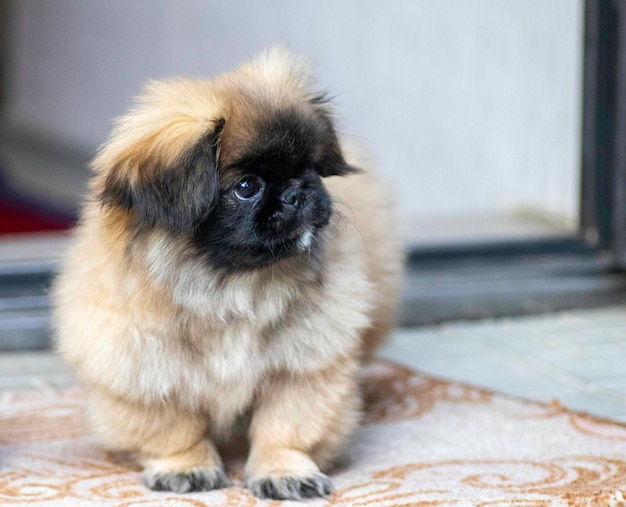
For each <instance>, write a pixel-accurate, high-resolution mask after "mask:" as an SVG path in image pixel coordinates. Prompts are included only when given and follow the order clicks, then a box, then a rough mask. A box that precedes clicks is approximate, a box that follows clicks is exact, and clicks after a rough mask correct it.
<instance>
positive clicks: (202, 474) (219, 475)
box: [143, 467, 229, 493]
mask: <svg viewBox="0 0 626 507" xmlns="http://www.w3.org/2000/svg"><path fill="white" fill-rule="evenodd" d="M143 483H144V484H145V485H146V486H148V487H149V488H150V489H152V490H154V491H173V492H174V493H192V492H194V491H210V490H212V489H219V488H223V487H226V486H228V485H229V481H228V477H226V474H225V473H224V470H222V468H221V467H207V468H195V469H192V470H189V471H185V472H163V471H159V472H157V471H154V470H149V469H147V470H144V472H143Z"/></svg>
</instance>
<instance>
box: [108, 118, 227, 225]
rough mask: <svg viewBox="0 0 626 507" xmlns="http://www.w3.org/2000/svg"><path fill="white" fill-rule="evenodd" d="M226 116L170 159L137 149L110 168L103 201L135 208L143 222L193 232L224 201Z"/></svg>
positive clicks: (137, 215) (131, 208)
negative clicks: (221, 156) (221, 158)
mask: <svg viewBox="0 0 626 507" xmlns="http://www.w3.org/2000/svg"><path fill="white" fill-rule="evenodd" d="M223 126H224V120H219V121H217V122H215V125H214V128H213V129H212V130H211V131H210V132H209V133H207V134H206V135H205V136H204V137H202V138H201V139H200V140H199V141H198V142H197V143H196V145H195V146H193V147H192V148H191V149H189V150H187V151H184V152H183V153H182V154H181V155H179V156H178V157H176V159H175V161H174V162H169V163H168V162H164V161H163V160H162V158H163V157H161V156H159V155H157V154H156V153H154V152H152V153H150V150H146V151H147V152H148V155H145V154H144V153H142V151H143V150H142V149H141V148H140V147H137V150H136V151H137V153H134V154H132V155H130V156H127V157H124V158H122V160H120V161H119V162H118V167H114V168H113V169H112V170H111V171H109V173H108V175H107V177H106V179H105V182H104V187H103V189H102V190H101V192H100V193H99V196H98V197H99V199H100V200H101V202H102V203H104V204H112V205H117V206H121V207H123V208H125V209H128V210H133V211H134V213H135V215H136V217H137V219H138V220H139V222H140V223H142V224H145V225H148V226H153V225H155V224H157V223H159V224H162V225H164V226H166V227H168V228H169V229H171V230H174V231H178V232H191V231H192V230H193V229H194V228H195V227H196V226H197V225H198V224H199V223H200V222H201V221H202V220H204V219H205V218H206V217H207V216H208V214H209V213H210V212H211V210H212V209H213V208H214V207H215V205H216V204H217V201H218V199H219V179H218V171H217V153H218V140H219V135H220V133H221V130H222V128H223Z"/></svg>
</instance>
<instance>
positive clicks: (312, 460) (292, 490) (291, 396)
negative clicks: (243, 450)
mask: <svg viewBox="0 0 626 507" xmlns="http://www.w3.org/2000/svg"><path fill="white" fill-rule="evenodd" d="M355 371H356V363H354V362H353V361H351V360H344V361H342V362H341V363H340V364H336V365H334V366H333V367H331V368H327V369H325V370H322V371H316V372H313V373H308V374H294V373H280V374H276V375H275V376H274V377H273V378H272V379H271V381H270V382H269V383H268V385H267V386H266V388H264V389H263V391H262V393H261V396H260V399H259V402H258V405H257V408H256V410H255V412H254V415H253V418H252V423H251V427H250V439H251V444H252V446H251V450H250V456H249V458H248V462H247V464H246V485H247V487H248V488H249V489H250V490H251V491H252V492H253V493H254V494H255V495H256V496H259V497H262V498H273V499H284V500H286V499H291V500H299V499H303V498H313V497H319V496H326V495H328V494H330V492H331V483H330V480H329V479H328V477H327V476H326V475H324V474H323V473H322V472H321V471H320V467H324V466H326V465H328V464H329V462H330V460H331V459H332V458H333V457H334V456H335V454H336V452H337V451H338V449H339V447H340V446H341V444H342V443H343V442H344V440H345V438H346V436H347V435H348V434H349V433H350V432H351V431H352V430H353V429H354V427H355V426H356V424H357V423H358V418H359V406H360V400H359V396H358V392H357V388H356V380H355V376H354V374H355Z"/></svg>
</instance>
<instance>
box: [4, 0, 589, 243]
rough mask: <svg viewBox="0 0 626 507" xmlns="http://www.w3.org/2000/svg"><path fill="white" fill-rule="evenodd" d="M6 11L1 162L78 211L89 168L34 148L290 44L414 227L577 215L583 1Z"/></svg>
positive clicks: (436, 233)
mask: <svg viewBox="0 0 626 507" xmlns="http://www.w3.org/2000/svg"><path fill="white" fill-rule="evenodd" d="M4 11H5V15H6V16H7V19H8V23H7V26H8V30H9V31H8V33H7V37H5V39H4V40H5V43H6V48H5V53H6V57H5V86H4V92H3V103H2V112H3V114H2V132H3V135H2V151H0V157H2V158H1V159H0V163H2V166H3V170H4V171H5V172H6V173H7V175H8V177H9V178H10V179H12V180H13V182H14V183H16V184H18V185H22V186H25V187H28V189H29V191H30V192H32V193H34V194H38V195H40V196H41V198H42V199H47V200H52V201H54V200H57V201H62V202H61V204H62V205H65V206H70V207H71V206H75V205H76V203H77V202H78V200H79V195H80V193H81V192H82V188H83V184H84V181H85V176H86V174H87V172H86V169H84V168H80V167H75V166H73V165H72V164H70V163H68V164H64V163H63V162H62V161H61V162H60V161H59V160H60V159H59V157H57V158H56V159H54V160H52V159H53V158H54V157H51V159H50V160H45V158H46V157H45V155H42V154H41V153H39V152H38V153H39V154H38V155H33V152H32V150H29V140H33V142H35V140H37V139H39V140H44V141H45V142H44V145H45V146H54V145H58V146H62V147H64V148H63V149H64V150H66V151H67V150H76V151H77V152H81V153H85V154H89V153H91V152H92V151H93V150H94V149H95V148H96V147H97V146H98V145H99V144H100V143H101V142H102V141H103V140H104V139H105V137H106V135H107V133H108V131H109V129H110V126H111V120H112V119H113V117H115V116H117V115H120V114H122V113H123V112H124V111H125V110H126V109H127V108H128V107H129V105H130V104H131V98H132V96H134V95H136V94H137V93H138V92H139V91H140V89H141V85H142V83H144V82H145V81H146V80H148V79H152V78H159V77H163V76H170V75H177V74H181V75H191V76H210V75H214V74H217V73H220V72H222V71H225V70H228V69H231V68H233V67H235V66H236V65H237V64H239V63H240V62H242V61H244V60H246V59H248V58H250V57H253V56H254V55H255V54H257V53H258V52H260V51H261V50H262V49H263V48H265V47H267V46H269V45H271V44H274V43H282V44H284V45H286V46H288V47H290V48H292V49H294V50H296V51H299V52H302V53H304V54H305V55H307V56H309V57H310V59H311V60H312V61H313V62H314V63H315V66H316V69H317V75H318V77H319V82H320V86H321V87H322V88H323V89H326V90H329V91H330V93H331V94H332V95H335V96H336V103H337V107H338V112H339V118H340V130H341V131H342V132H344V133H345V134H348V135H351V136H354V137H355V138H356V139H358V140H360V141H362V142H363V143H364V144H365V145H366V146H367V147H369V149H370V150H371V151H373V152H374V154H375V155H376V157H377V159H378V161H379V164H380V166H381V170H382V171H383V172H384V173H385V174H387V175H388V177H389V178H390V179H392V180H394V181H395V182H396V183H397V186H398V192H399V198H400V201H401V207H402V209H403V211H404V214H405V215H406V216H407V217H408V220H409V222H410V223H411V224H412V226H411V234H412V235H413V236H415V237H417V238H422V239H423V240H424V241H428V239H429V238H431V237H434V240H435V241H438V240H440V239H442V238H444V239H445V237H446V234H448V235H452V236H455V235H457V236H462V235H467V234H470V235H471V234H474V233H475V234H477V235H481V234H482V235H486V236H489V234H493V235H497V234H500V233H501V232H502V231H504V232H502V233H503V234H509V233H510V232H511V231H513V233H516V231H517V233H519V234H525V233H527V232H528V231H531V232H532V231H536V230H541V229H542V228H548V229H549V230H550V231H553V230H574V229H575V227H576V225H577V223H578V206H579V186H580V159H581V154H580V151H581V147H580V136H581V134H580V130H581V104H582V46H583V5H582V0H386V1H384V2H381V1H380V0H315V1H312V0H311V1H305V0H299V1H294V0H263V1H258V0H237V1H231V2H223V1H214V0H210V1H207V0H184V1H176V2H174V1H168V0H152V1H127V0H105V1H99V2H86V1H84V0H54V1H43V0H15V1H9V2H8V4H5V8H4ZM16 140H17V141H16ZM44 151H45V150H44ZM61 151H63V150H61ZM446 231H448V232H446ZM449 231H451V232H449ZM431 239H432V238H431Z"/></svg>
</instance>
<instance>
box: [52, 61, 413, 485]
mask: <svg viewBox="0 0 626 507" xmlns="http://www.w3.org/2000/svg"><path fill="white" fill-rule="evenodd" d="M311 85H312V83H311V80H310V77H309V73H308V70H307V69H306V66H305V65H304V64H303V63H302V61H301V60H300V59H299V58H297V57H294V56H293V55H290V54H287V53H285V52H284V51H273V52H270V53H268V54H266V55H265V56H263V57H261V58H260V59H258V60H256V61H255V62H253V63H251V64H248V65H245V66H243V67H242V68H240V69H238V70H237V71H236V72H234V73H231V74H226V75H224V76H221V77H220V78H217V79H215V80H207V81H193V80H172V81H167V82H164V83H156V84H153V85H151V86H150V87H149V88H148V91H147V94H146V95H145V96H144V97H143V98H142V101H141V102H140V104H139V106H138V107H137V108H136V109H135V110H134V111H132V112H131V113H130V114H129V115H128V116H126V117H124V118H123V119H122V120H121V121H120V122H119V123H118V126H117V128H116V129H115V131H114V132H113V135H112V137H111V139H110V140H109V142H108V143H107V144H106V145H105V146H104V147H103V148H102V150H101V151H100V153H99V155H98V156H97V158H96V160H95V162H94V164H93V167H94V170H95V177H94V180H93V184H92V189H91V197H92V199H90V200H89V201H88V202H87V204H86V205H85V207H84V210H83V214H82V219H81V222H80V225H79V226H78V227H77V229H76V232H75V238H74V242H73V245H72V247H71V250H70V252H69V255H68V257H67V260H66V261H65V263H64V265H63V267H62V270H61V274H60V276H59V278H58V280H57V283H56V288H55V294H54V298H55V307H56V312H55V322H56V333H57V343H58V350H59V352H60V353H61V355H62V356H63V357H64V358H65V360H66V361H67V362H68V363H69V364H70V365H71V366H72V367H73V368H74V370H75V371H76V374H77V376H78V377H79V378H80V380H81V381H82V382H83V383H84V384H85V385H86V387H87V388H88V391H89V402H90V419H91V422H92V424H93V427H94V429H95V433H96V434H97V435H98V436H99V438H100V440H101V441H102V443H103V444H104V445H106V446H108V447H111V448H115V449H123V450H128V451H132V452H135V453H136V455H137V457H138V459H139V460H140V461H141V463H142V464H143V466H144V467H145V469H146V470H145V477H147V479H146V480H147V482H148V483H149V482H150V477H151V476H154V475H155V474H156V475H158V474H164V473H170V474H171V473H173V474H185V473H189V472H191V471H200V472H202V473H205V474H208V475H211V474H212V475H213V476H214V484H213V487H219V486H220V485H223V483H224V478H223V472H222V465H221V461H220V458H219V456H218V453H217V451H216V449H215V446H214V444H213V443H212V441H211V437H213V436H216V435H218V434H221V433H227V432H228V430H229V428H230V427H231V426H232V425H233V423H234V421H235V419H236V418H237V417H238V416H239V415H241V414H242V413H244V412H246V411H251V413H252V418H251V423H250V431H249V435H250V440H251V450H250V456H249V460H248V463H247V466H246V476H247V479H246V480H247V484H248V485H249V486H250V487H251V488H252V489H253V490H254V491H255V493H257V494H261V495H263V492H262V491H259V488H258V484H260V482H261V481H263V480H267V479H270V480H277V481H279V482H280V480H281V479H283V478H294V477H295V478H296V479H297V478H303V479H307V480H308V479H309V478H311V477H313V478H315V477H320V476H321V474H320V472H319V467H324V466H326V465H327V464H328V463H329V461H330V460H331V459H332V458H333V457H334V456H335V454H336V453H337V451H338V449H339V448H340V446H341V444H342V443H343V442H344V440H345V438H346V436H347V435H349V434H350V432H351V431H352V430H353V429H354V427H355V425H356V424H357V422H358V418H359V393H358V388H357V383H356V380H355V372H356V369H357V367H358V364H359V361H360V360H361V358H362V357H363V356H364V355H365V354H366V353H368V352H369V351H371V349H372V348H374V347H375V346H376V345H377V344H378V343H379V342H380V341H381V339H382V338H383V337H384V335H385V333H387V331H388V330H389V327H390V325H391V323H392V320H393V314H394V308H395V304H396V294H397V285H398V281H399V271H400V267H401V260H402V253H401V248H400V245H399V244H398V241H397V237H396V232H395V231H396V226H395V223H396V222H395V220H396V219H395V217H393V216H392V213H391V208H392V206H391V202H390V200H391V197H390V195H389V193H388V191H387V188H386V186H385V185H384V184H382V183H381V182H380V181H378V180H377V179H376V178H375V177H373V176H372V175H371V173H370V172H369V167H368V162H367V160H365V159H363V158H361V156H360V155H359V154H358V151H356V150H351V149H350V148H348V147H347V146H346V145H345V143H344V144H343V146H342V148H343V152H344V156H345V157H346V160H347V161H348V163H350V164H352V165H355V166H357V167H359V168H361V169H363V170H364V171H363V172H362V173H359V174H355V175H349V176H345V177H330V178H327V179H326V180H325V184H326V187H327V189H328V191H329V193H330V195H331V197H332V200H333V203H334V207H333V208H334V212H333V216H332V219H331V224H330V225H329V226H328V227H327V228H326V229H325V231H324V238H323V240H324V241H325V242H326V253H325V257H324V263H323V266H322V269H321V277H322V281H320V276H319V275H320V273H319V272H318V271H315V272H313V270H312V269H310V267H309V258H308V257H307V255H306V252H305V253H304V254H302V255H299V256H297V257H293V258H289V259H285V260H282V261H280V262H278V263H277V264H274V265H270V266H267V267H264V268H260V269H257V270H252V271H249V272H245V273H238V274H234V275H231V276H228V277H219V276H217V274H216V273H215V272H213V271H212V270H211V269H210V268H209V267H207V266H206V265H205V264H204V263H202V262H201V261H200V260H199V259H198V258H197V257H196V256H194V255H192V252H191V251H190V248H189V245H188V243H187V242H186V240H185V237H184V236H181V237H175V236H172V235H171V234H168V233H167V232H166V231H164V230H162V229H161V228H159V227H154V228H153V229H152V230H150V231H149V232H148V233H147V234H144V235H141V236H137V235H134V234H133V232H132V228H131V227H130V226H129V220H130V216H131V214H132V210H131V211H130V212H129V211H127V210H123V209H117V208H114V207H107V206H103V205H102V204H101V203H99V202H97V199H96V196H97V195H98V194H99V193H100V192H101V190H102V187H103V185H104V184H105V181H106V178H107V177H108V176H109V175H110V173H111V171H118V172H119V173H120V175H119V177H123V178H127V179H128V181H131V182H132V181H139V180H141V179H142V178H143V179H145V178H150V177H151V175H150V174H143V173H142V171H141V170H140V169H138V168H139V167H145V164H141V163H140V162H141V161H144V160H145V159H148V160H150V161H158V162H159V163H158V164H153V166H154V167H157V166H158V167H167V165H168V163H169V162H173V161H175V160H176V158H177V157H179V156H181V153H182V152H184V150H185V149H186V148H187V147H188V146H190V145H193V144H194V143H195V142H196V141H197V139H198V138H199V137H200V136H201V135H202V134H203V132H205V131H206V129H207V126H208V125H209V124H210V122H211V121H212V120H213V119H214V118H217V117H223V118H225V119H226V122H227V124H228V122H229V121H230V122H231V124H233V123H235V121H236V124H237V126H238V128H237V129H235V130H231V132H230V133H229V137H227V138H224V139H223V140H221V145H220V157H229V156H230V157H234V156H235V155H236V152H237V150H241V149H245V142H244V140H245V138H246V136H250V135H253V132H250V129H249V126H248V123H247V122H246V115H249V114H252V113H251V112H250V111H249V109H250V106H249V103H248V102H246V100H242V99H241V97H242V96H247V97H256V96H259V95H262V96H263V97H264V100H269V101H270V102H272V101H281V102H285V101H287V102H291V103H293V104H297V103H298V101H302V100H303V99H305V98H307V97H308V96H309V95H310V94H311V93H313V92H312V89H311ZM155 170H157V169H155ZM220 177H223V178H228V175H227V174H226V175H224V174H220ZM289 488H290V486H289V485H283V490H284V491H283V493H284V494H283V497H297V496H298V495H297V494H292V493H291V492H290V491H291V490H289ZM171 489H175V490H176V489H177V488H176V486H175V485H174V487H172V488H171ZM178 489H182V490H185V487H182V488H178ZM191 489H193V488H191ZM203 489H208V488H206V487H205V488H203ZM279 489H280V488H279Z"/></svg>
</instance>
